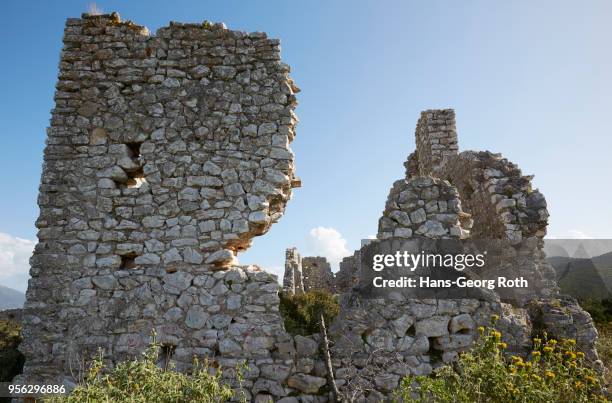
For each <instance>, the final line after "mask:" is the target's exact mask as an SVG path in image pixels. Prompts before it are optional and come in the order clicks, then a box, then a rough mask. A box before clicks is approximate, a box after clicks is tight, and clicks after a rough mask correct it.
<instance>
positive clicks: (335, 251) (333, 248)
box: [304, 227, 353, 267]
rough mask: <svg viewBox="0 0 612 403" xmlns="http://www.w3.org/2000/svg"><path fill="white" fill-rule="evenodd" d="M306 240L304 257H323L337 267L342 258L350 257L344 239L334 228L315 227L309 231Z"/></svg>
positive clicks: (350, 253)
mask: <svg viewBox="0 0 612 403" xmlns="http://www.w3.org/2000/svg"><path fill="white" fill-rule="evenodd" d="M309 235H310V236H309V238H308V242H307V244H308V248H309V253H308V254H304V256H324V257H326V258H327V261H328V262H329V263H330V264H331V265H332V267H333V266H337V265H338V264H339V263H340V261H341V260H342V258H343V257H345V256H349V255H352V254H353V253H352V252H351V251H350V250H349V249H348V247H347V242H346V239H344V238H343V237H342V234H340V232H339V231H338V230H336V229H335V228H331V227H316V228H313V229H311V230H310V233H309Z"/></svg>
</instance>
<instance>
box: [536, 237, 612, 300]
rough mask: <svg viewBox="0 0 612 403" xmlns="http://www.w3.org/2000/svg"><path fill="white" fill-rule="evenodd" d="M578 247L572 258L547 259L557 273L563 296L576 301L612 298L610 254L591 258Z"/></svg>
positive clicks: (611, 255) (611, 263)
mask: <svg viewBox="0 0 612 403" xmlns="http://www.w3.org/2000/svg"><path fill="white" fill-rule="evenodd" d="M585 255H587V254H586V253H585V251H584V249H583V248H581V247H580V246H579V247H578V248H577V249H576V250H575V253H574V257H567V256H553V257H549V258H547V260H548V262H549V263H550V264H551V265H552V266H553V267H554V269H555V271H556V273H557V282H558V284H559V287H560V288H561V291H562V292H563V293H564V294H569V295H571V296H573V297H576V298H578V299H592V300H602V299H605V298H611V297H612V292H611V290H612V253H605V254H603V255H600V256H595V257H592V258H590V259H589V258H584V257H583V256H585Z"/></svg>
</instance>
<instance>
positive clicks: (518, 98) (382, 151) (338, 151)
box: [0, 0, 612, 290]
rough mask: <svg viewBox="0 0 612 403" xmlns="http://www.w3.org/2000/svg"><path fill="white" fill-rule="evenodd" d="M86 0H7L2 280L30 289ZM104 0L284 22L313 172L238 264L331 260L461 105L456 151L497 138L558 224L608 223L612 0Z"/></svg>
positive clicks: (158, 16) (141, 19) (146, 13)
mask: <svg viewBox="0 0 612 403" xmlns="http://www.w3.org/2000/svg"><path fill="white" fill-rule="evenodd" d="M89 4H90V2H89V1H62V2H51V1H27V2H24V1H6V2H4V3H3V23H2V24H1V25H0V35H1V37H2V38H3V40H2V41H1V42H0V52H1V53H0V54H2V55H3V62H2V63H0V80H1V84H2V85H1V88H2V91H0V133H1V134H0V172H2V175H1V176H0V186H1V187H2V189H3V190H4V192H3V197H0V284H4V285H8V286H11V287H15V288H19V289H22V290H23V289H25V281H24V280H25V274H24V272H25V271H26V270H27V256H28V255H29V253H30V251H31V247H32V245H33V242H32V241H33V240H35V239H36V229H35V227H34V221H35V220H36V217H37V214H38V208H37V206H36V197H37V188H38V182H39V179H40V171H41V164H42V150H43V146H44V140H45V128H46V127H47V126H48V121H49V117H50V114H49V111H50V109H51V108H52V106H53V102H52V101H53V91H54V85H55V81H56V77H57V71H58V70H57V65H58V60H59V51H60V49H61V37H62V31H63V26H64V20H65V18H66V17H75V16H79V15H80V14H81V13H82V12H84V11H86V10H87V8H88V5H89ZM96 4H97V6H98V7H99V8H101V9H102V10H103V11H105V12H110V11H118V12H119V13H120V15H121V16H122V18H123V19H131V20H133V21H135V22H136V23H138V24H142V25H146V26H147V27H149V28H150V29H151V31H153V32H154V31H155V30H156V29H157V28H159V27H161V26H164V25H167V24H168V22H169V21H170V20H176V21H183V22H198V21H203V20H209V21H214V22H217V21H223V22H225V23H226V24H227V26H228V27H229V28H230V29H239V30H245V31H266V32H268V34H269V35H270V36H272V37H276V38H280V39H281V43H282V56H283V59H284V61H285V62H287V63H288V64H289V65H290V66H291V67H292V74H291V75H292V77H293V78H294V79H295V81H296V83H297V84H298V86H299V87H300V88H301V89H302V92H301V93H300V94H298V100H299V106H298V108H297V111H296V112H297V114H298V116H299V117H300V120H301V122H300V124H299V126H298V132H297V137H296V139H295V141H294V143H293V149H294V151H295V154H296V165H297V173H298V176H299V177H300V178H301V179H302V181H303V187H302V188H301V189H297V190H295V192H294V197H293V200H292V201H291V202H290V203H289V205H288V207H287V210H286V213H285V216H284V217H283V218H282V219H281V221H280V222H279V223H277V224H276V225H275V226H273V227H272V229H271V230H270V232H269V233H268V234H267V235H265V236H263V237H260V238H256V239H255V240H254V243H253V247H252V248H251V250H249V251H247V252H246V253H244V254H242V255H240V256H239V259H240V261H241V263H257V264H260V265H262V266H263V267H267V268H270V269H273V270H279V268H280V267H281V266H282V265H283V260H284V249H285V248H286V247H288V246H297V247H298V248H299V249H300V250H302V252H303V254H311V253H312V254H317V253H318V254H327V255H329V256H330V257H332V258H334V257H335V258H336V259H337V258H338V256H340V255H342V254H343V253H347V251H348V250H352V249H354V248H356V247H358V245H359V240H360V239H361V238H365V237H367V236H368V235H371V234H375V233H376V228H377V222H378V217H379V216H380V214H381V212H382V210H383V207H384V202H385V200H386V196H387V193H388V191H389V188H390V187H391V184H392V182H393V181H394V180H396V179H399V178H401V177H402V176H403V173H404V168H403V166H402V163H403V161H404V160H405V159H406V156H407V155H408V154H409V153H410V152H411V151H412V150H413V149H414V135H413V132H414V127H415V124H416V120H417V118H418V116H419V112H420V111H421V110H423V109H429V108H446V107H452V108H455V110H456V112H457V126H458V132H459V146H460V148H461V149H462V150H466V149H482V150H490V151H493V152H501V153H503V154H504V156H506V157H508V158H509V159H510V160H511V161H513V162H516V163H517V164H519V166H520V167H521V168H522V169H523V172H524V173H526V174H535V179H534V182H535V185H536V187H538V188H539V189H540V190H541V191H542V192H543V193H544V195H545V196H546V198H547V200H548V203H549V210H550V212H551V218H550V227H549V234H551V235H554V236H559V237H568V236H587V237H599V238H610V237H611V236H610V235H611V234H610V230H609V225H610V223H612V208H611V207H610V204H609V203H610V200H612V190H611V189H612V187H611V186H610V174H611V173H612V169H610V166H611V164H610V153H611V150H612V136H611V133H610V132H611V130H610V127H611V124H610V117H611V116H612V113H611V112H610V111H611V110H612V52H610V39H611V37H612V25H610V23H609V22H610V20H611V19H612V2H610V1H606V0H601V1H583V2H576V1H559V0H557V1H543V0H541V1H538V2H533V1H518V0H517V1H512V2H507V1H501V0H500V1H461V2H457V1H450V0H449V1H429V2H423V1H406V0H403V1H388V0H385V1H378V2H375V1H357V0H352V1H302V2H297V1H289V2H288V1H203V0H197V1H181V0H175V1H171V2H168V1H146V2H145V1H142V2H140V1H103V0H101V1H97V2H96ZM319 227H324V228H325V229H321V228H319ZM317 228H318V229H317ZM313 229H314V230H313Z"/></svg>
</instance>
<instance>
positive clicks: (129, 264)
mask: <svg viewBox="0 0 612 403" xmlns="http://www.w3.org/2000/svg"><path fill="white" fill-rule="evenodd" d="M135 267H136V263H135V261H134V258H133V257H131V256H122V257H121V269H133V268H135Z"/></svg>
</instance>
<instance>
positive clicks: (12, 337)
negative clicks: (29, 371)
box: [0, 320, 25, 382]
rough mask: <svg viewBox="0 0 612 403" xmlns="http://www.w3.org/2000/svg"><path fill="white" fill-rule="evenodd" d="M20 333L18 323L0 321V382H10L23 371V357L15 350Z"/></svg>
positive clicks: (19, 341) (19, 339)
mask: <svg viewBox="0 0 612 403" xmlns="http://www.w3.org/2000/svg"><path fill="white" fill-rule="evenodd" d="M20 332H21V326H20V325H19V323H17V322H14V321H11V320H3V321H0V363H1V365H0V382H10V381H11V380H12V379H13V377H15V375H18V374H20V373H21V370H22V369H23V363H24V361H25V357H24V356H23V354H21V352H19V350H17V346H19V343H21V336H20Z"/></svg>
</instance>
